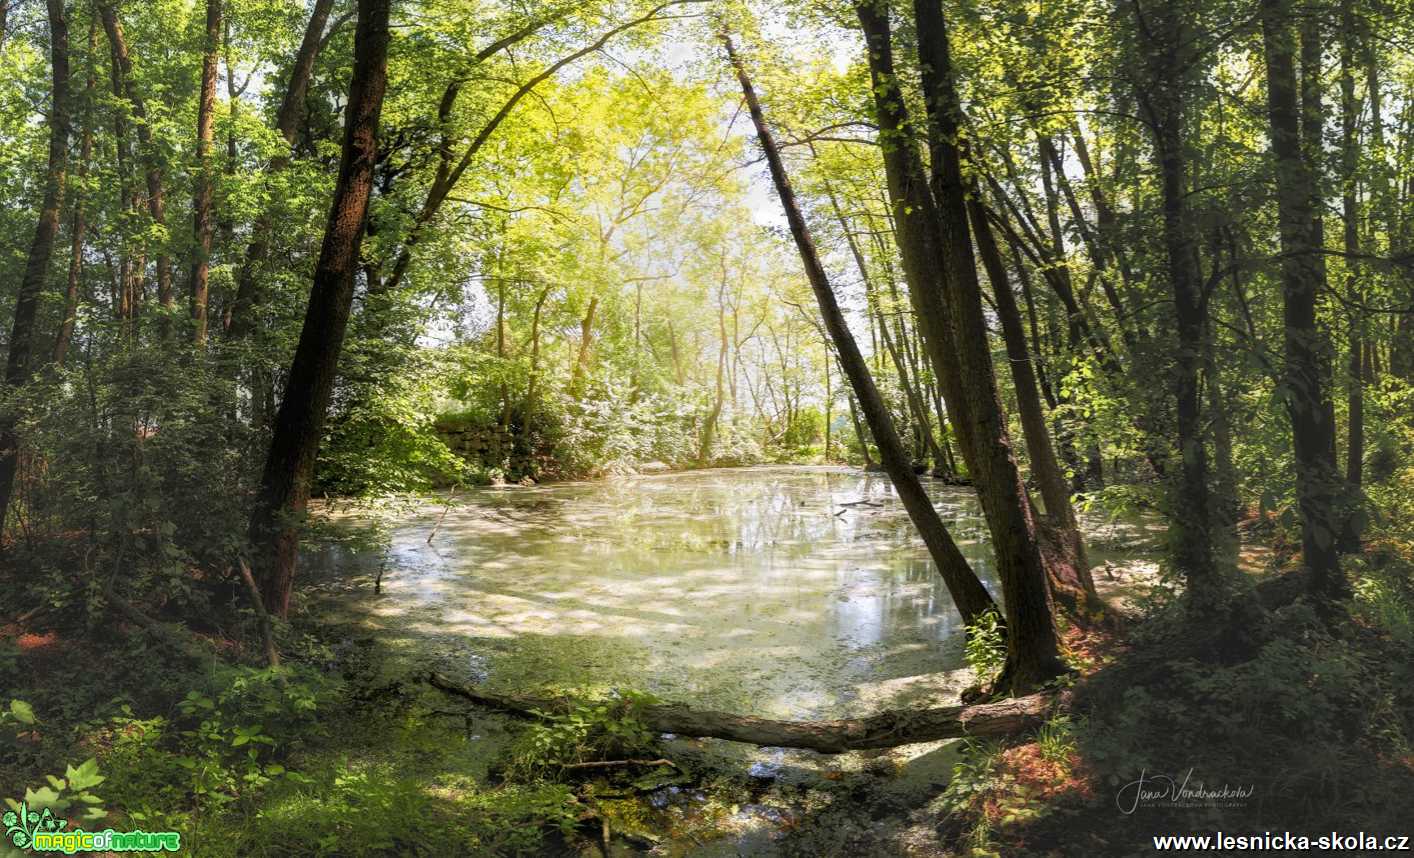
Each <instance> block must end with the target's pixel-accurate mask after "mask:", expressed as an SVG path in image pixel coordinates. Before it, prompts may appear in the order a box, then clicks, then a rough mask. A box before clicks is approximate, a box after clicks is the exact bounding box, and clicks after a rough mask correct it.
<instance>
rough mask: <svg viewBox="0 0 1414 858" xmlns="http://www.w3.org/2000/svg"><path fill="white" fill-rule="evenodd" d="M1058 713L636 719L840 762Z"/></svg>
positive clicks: (659, 708)
mask: <svg viewBox="0 0 1414 858" xmlns="http://www.w3.org/2000/svg"><path fill="white" fill-rule="evenodd" d="M428 682H429V683H430V684H431V685H432V686H433V687H435V688H438V689H440V690H442V691H444V692H446V693H448V694H452V695H455V696H457V697H462V698H465V699H467V700H470V701H472V702H473V703H476V704H477V705H479V706H485V707H488V708H491V709H498V710H500V711H503V712H510V713H512V714H515V715H523V716H527V717H536V715H537V713H541V712H559V711H564V710H566V709H568V708H569V701H567V700H564V699H562V698H545V697H528V696H523V695H519V694H495V693H492V692H489V691H481V690H480V689H478V688H476V687H475V686H471V685H466V684H464V683H460V682H457V681H455V680H452V679H449V678H447V677H445V676H443V675H441V674H439V673H433V674H431V676H429V677H428ZM1058 705H1064V700H1063V698H1061V697H1058V696H1057V695H1055V694H1050V693H1043V694H1032V695H1030V696H1028V697H1014V698H1011V699H1007V700H999V701H997V702H995V703H978V704H974V705H972V706H941V707H935V708H931V709H908V710H894V711H887V712H881V713H879V714H878V715H871V716H869V717H868V718H845V719H841V720H838V721H778V720H774V719H771V718H753V717H750V716H747V715H731V714H728V713H726V712H712V711H709V710H701V709H689V708H688V707H686V706H678V705H674V704H670V703H661V704H654V705H650V706H645V707H643V708H642V709H640V710H639V711H638V717H639V719H640V720H641V721H642V722H643V724H644V725H645V726H646V727H647V728H648V729H649V730H651V731H653V732H655V733H675V734H677V735H680V736H693V737H698V738H712V739H728V740H730V741H733V742H747V743H749V744H752V745H763V746H766V747H771V748H805V749H807V750H811V751H819V752H820V753H823V754H839V753H843V752H845V751H862V750H866V749H870V748H894V747H898V746H899V745H911V744H914V743H915V742H933V741H936V740H938V739H956V738H960V737H963V736H1010V735H1014V734H1016V733H1021V732H1025V731H1026V730H1032V729H1035V728H1036V727H1039V726H1040V725H1041V724H1042V722H1044V721H1045V720H1046V717H1047V716H1048V715H1049V714H1050V713H1051V712H1052V711H1053V710H1054V709H1055V708H1056V707H1057V706H1058Z"/></svg>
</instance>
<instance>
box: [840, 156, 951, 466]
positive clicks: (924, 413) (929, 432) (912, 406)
mask: <svg viewBox="0 0 1414 858" xmlns="http://www.w3.org/2000/svg"><path fill="white" fill-rule="evenodd" d="M825 189H826V193H827V195H828V196H829V200H830V207H831V209H832V210H833V211H834V213H835V219H836V220H837V221H839V224H840V229H841V230H842V231H843V232H844V236H845V243H846V244H847V245H848V246H849V251H850V255H851V256H852V257H853V258H854V264H855V267H856V268H858V269H859V276H860V279H862V280H863V281H864V292H865V295H866V297H867V298H868V299H870V300H869V303H870V305H871V306H872V308H873V309H874V310H875V311H876V312H877V311H878V298H877V297H876V295H875V291H874V280H873V278H872V277H870V276H869V266H868V263H867V262H866V261H865V259H864V253H863V251H861V250H860V248H859V243H858V242H857V241H855V239H854V234H853V232H852V231H851V230H850V228H849V221H847V220H846V219H845V216H844V212H843V211H842V210H841V209H840V205H839V201H838V200H837V199H836V198H835V194H834V191H833V190H832V189H830V186H829V183H828V182H826V184H825ZM870 330H871V331H872V330H873V326H872V325H871V326H870ZM878 330H879V334H878V336H879V339H881V340H883V344H884V351H887V352H888V353H889V358H890V360H892V361H893V365H894V369H895V370H896V371H897V372H898V380H899V386H900V387H901V388H903V396H904V401H906V402H907V403H908V407H909V410H910V411H911V412H912V413H913V420H914V423H915V425H916V426H917V427H918V435H919V437H920V439H921V441H922V444H923V451H924V452H926V453H927V454H928V457H929V458H930V459H931V460H932V462H933V467H934V468H935V469H941V468H943V460H942V452H941V451H940V450H939V449H938V441H937V439H936V438H935V437H934V436H933V427H932V425H931V421H930V420H929V419H928V408H927V406H925V405H924V404H923V399H922V397H921V395H920V392H919V390H918V387H917V386H915V385H914V383H913V380H912V379H911V378H910V377H909V372H908V366H907V364H906V363H905V362H904V359H903V356H902V355H900V354H899V349H898V344H897V343H895V342H894V338H893V336H892V335H890V333H889V326H888V322H887V321H885V320H884V318H883V316H882V314H880V318H879V328H878ZM876 354H877V346H876Z"/></svg>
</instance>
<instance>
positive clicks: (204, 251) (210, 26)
mask: <svg viewBox="0 0 1414 858" xmlns="http://www.w3.org/2000/svg"><path fill="white" fill-rule="evenodd" d="M220 50H221V0H206V53H205V54H204V55H203V56H202V58H201V94H200V96H199V102H198V107H197V113H196V161H197V168H196V182H195V186H196V189H195V192H194V193H193V195H192V237H193V239H195V243H196V246H195V249H194V250H193V254H194V258H193V259H192V266H191V295H190V297H191V317H192V322H193V323H194V324H195V330H194V331H193V332H192V341H193V342H194V343H196V345H197V346H198V347H200V346H202V345H204V344H205V343H206V303H207V277H208V275H209V273H210V271H211V194H212V186H213V184H214V180H215V177H214V176H213V174H212V172H213V171H212V165H211V143H212V140H213V139H214V135H215V129H216V122H215V120H216V63H217V60H218V58H219V51H220Z"/></svg>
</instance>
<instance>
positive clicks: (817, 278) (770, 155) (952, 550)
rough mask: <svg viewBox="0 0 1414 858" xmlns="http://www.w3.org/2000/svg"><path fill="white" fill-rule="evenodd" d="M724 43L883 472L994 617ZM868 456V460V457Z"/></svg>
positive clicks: (946, 577)
mask: <svg viewBox="0 0 1414 858" xmlns="http://www.w3.org/2000/svg"><path fill="white" fill-rule="evenodd" d="M722 43H723V45H725V46H726V49H727V56H728V58H729V59H730V60H731V64H732V67H733V69H734V70H735V71H736V76H737V80H738V82H739V83H740V84H741V91H742V95H743V96H744V97H745V99H746V105H747V108H748V109H749V111H750V113H751V121H752V124H753V125H754V126H755V128H756V137H757V140H759V141H760V143H761V149H762V151H763V152H764V153H765V155H766V163H767V166H768V167H769V168H770V172H771V181H772V183H773V184H774V185H775V188H776V194H777V196H779V197H780V199H781V207H782V208H783V209H784V210H785V215H786V221H787V222H788V223H789V224H790V231H791V236H792V237H793V238H794V239H795V246H796V250H798V251H799V253H800V261H801V263H802V265H803V266H804V268H805V275H806V278H807V279H808V280H809V281H810V287H811V289H812V290H813V291H814V293H815V300H816V302H817V303H818V304H819V306H820V315H821V317H822V318H823V321H824V324H825V329H826V330H827V331H829V333H830V339H831V340H832V341H833V342H834V344H835V351H836V353H837V354H838V356H839V360H840V369H841V370H843V372H844V375H845V376H846V377H847V378H848V379H849V383H850V386H851V387H852V388H853V389H854V394H855V396H856V397H857V398H858V400H859V406H860V410H861V411H863V412H864V419H865V421H866V422H867V423H868V424H869V430H870V432H871V433H872V434H873V436H874V443H875V444H876V445H877V446H878V448H879V458H880V459H881V460H882V461H883V465H884V470H885V472H886V473H887V474H888V475H889V479H890V481H891V482H892V483H893V485H894V489H895V491H897V492H898V496H899V500H900V501H901V502H902V503H903V506H904V509H905V510H907V511H908V515H909V518H910V519H911V520H912V521H913V524H914V526H915V527H917V528H918V532H919V535H921V536H922V537H923V542H924V543H925V544H926V545H927V546H928V552H929V554H931V555H932V557H933V562H934V564H935V565H936V566H937V568H938V573H939V574H940V575H941V576H942V578H943V582H944V583H945V584H946V585H947V588H948V593H949V594H950V595H951V596H952V600H953V603H954V604H956V605H957V610H958V613H959V614H961V615H962V618H963V620H964V621H965V622H967V623H969V624H971V623H973V622H975V621H976V620H978V619H979V618H981V617H982V615H984V614H986V613H988V612H989V611H990V612H995V611H996V605H995V603H994V602H993V601H992V597H991V596H990V595H988V593H987V590H986V588H985V587H983V586H982V582H981V581H980V580H978V578H977V575H976V574H975V573H974V572H973V571H972V568H971V567H970V566H969V565H968V563H967V560H966V558H964V557H963V556H962V551H961V550H960V549H958V547H957V543H956V542H954V541H953V539H952V536H951V535H950V534H949V533H948V531H947V528H946V527H944V526H943V521H942V519H941V518H939V517H938V511H937V510H936V509H935V508H934V507H933V502H932V501H931V500H930V499H929V497H928V493H927V492H925V491H924V490H923V485H922V484H921V483H920V482H919V481H918V476H917V475H916V474H914V473H913V466H912V463H911V462H910V461H909V458H908V454H907V452H905V450H904V448H903V442H902V441H900V440H899V437H898V432H897V430H895V428H894V422H893V417H892V416H891V415H890V414H889V410H888V407H887V406H886V405H885V404H884V400H883V397H881V396H880V395H879V390H878V388H877V387H875V386H874V379H873V377H872V376H871V375H870V374H869V367H868V365H867V364H866V363H865V361H864V355H863V354H862V353H861V352H860V351H859V346H858V344H857V343H855V341H854V335H853V334H852V333H850V330H849V324H848V323H847V322H846V320H845V317H844V313H843V312H841V311H840V307H839V303H838V302H837V301H836V300H835V293H834V290H833V289H832V288H831V287H830V281H829V278H828V277H827V276H826V274H825V268H824V266H823V265H822V264H821V263H820V257H819V254H818V253H817V252H816V250H815V241H814V239H813V238H812V237H811V235H810V229H809V227H808V226H807V225H806V223H805V216H804V214H802V213H801V211H800V205H799V204H798V203H797V202H796V198H795V191H794V190H793V189H792V188H791V185H790V178H789V177H788V176H787V175H786V168H785V163H784V162H783V161H782V160H781V155H780V151H779V150H778V149H777V148H776V142H775V138H774V137H773V136H772V134H771V129H770V128H769V127H768V126H767V125H766V117H765V115H764V114H763V113H762V111H761V103H760V101H759V100H758V99H757V98H756V90H755V88H754V87H752V85H751V78H750V77H749V76H748V75H747V73H746V66H745V65H744V64H743V63H742V61H741V58H740V57H738V56H737V54H736V51H735V49H734V48H733V46H732V42H731V39H730V38H729V37H728V36H727V35H725V34H723V35H722ZM865 455H866V458H867V455H868V454H867V452H866V454H865Z"/></svg>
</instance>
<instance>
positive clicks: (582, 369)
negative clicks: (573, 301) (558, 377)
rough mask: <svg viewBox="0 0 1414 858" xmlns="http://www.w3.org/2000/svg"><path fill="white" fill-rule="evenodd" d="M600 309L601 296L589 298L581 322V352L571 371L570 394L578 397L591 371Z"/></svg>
mask: <svg viewBox="0 0 1414 858" xmlns="http://www.w3.org/2000/svg"><path fill="white" fill-rule="evenodd" d="M598 308H599V296H598V295H591V296H589V306H588V308H586V309H585V311H584V318H583V319H581V320H580V322H579V352H578V354H577V355H576V357H575V359H574V366H573V367H572V368H571V371H570V393H571V394H573V395H575V396H578V395H579V394H580V392H581V391H582V390H583V389H584V377H585V374H586V373H588V371H589V349H590V346H591V345H593V342H594V311H595V310H597V309H598Z"/></svg>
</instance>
